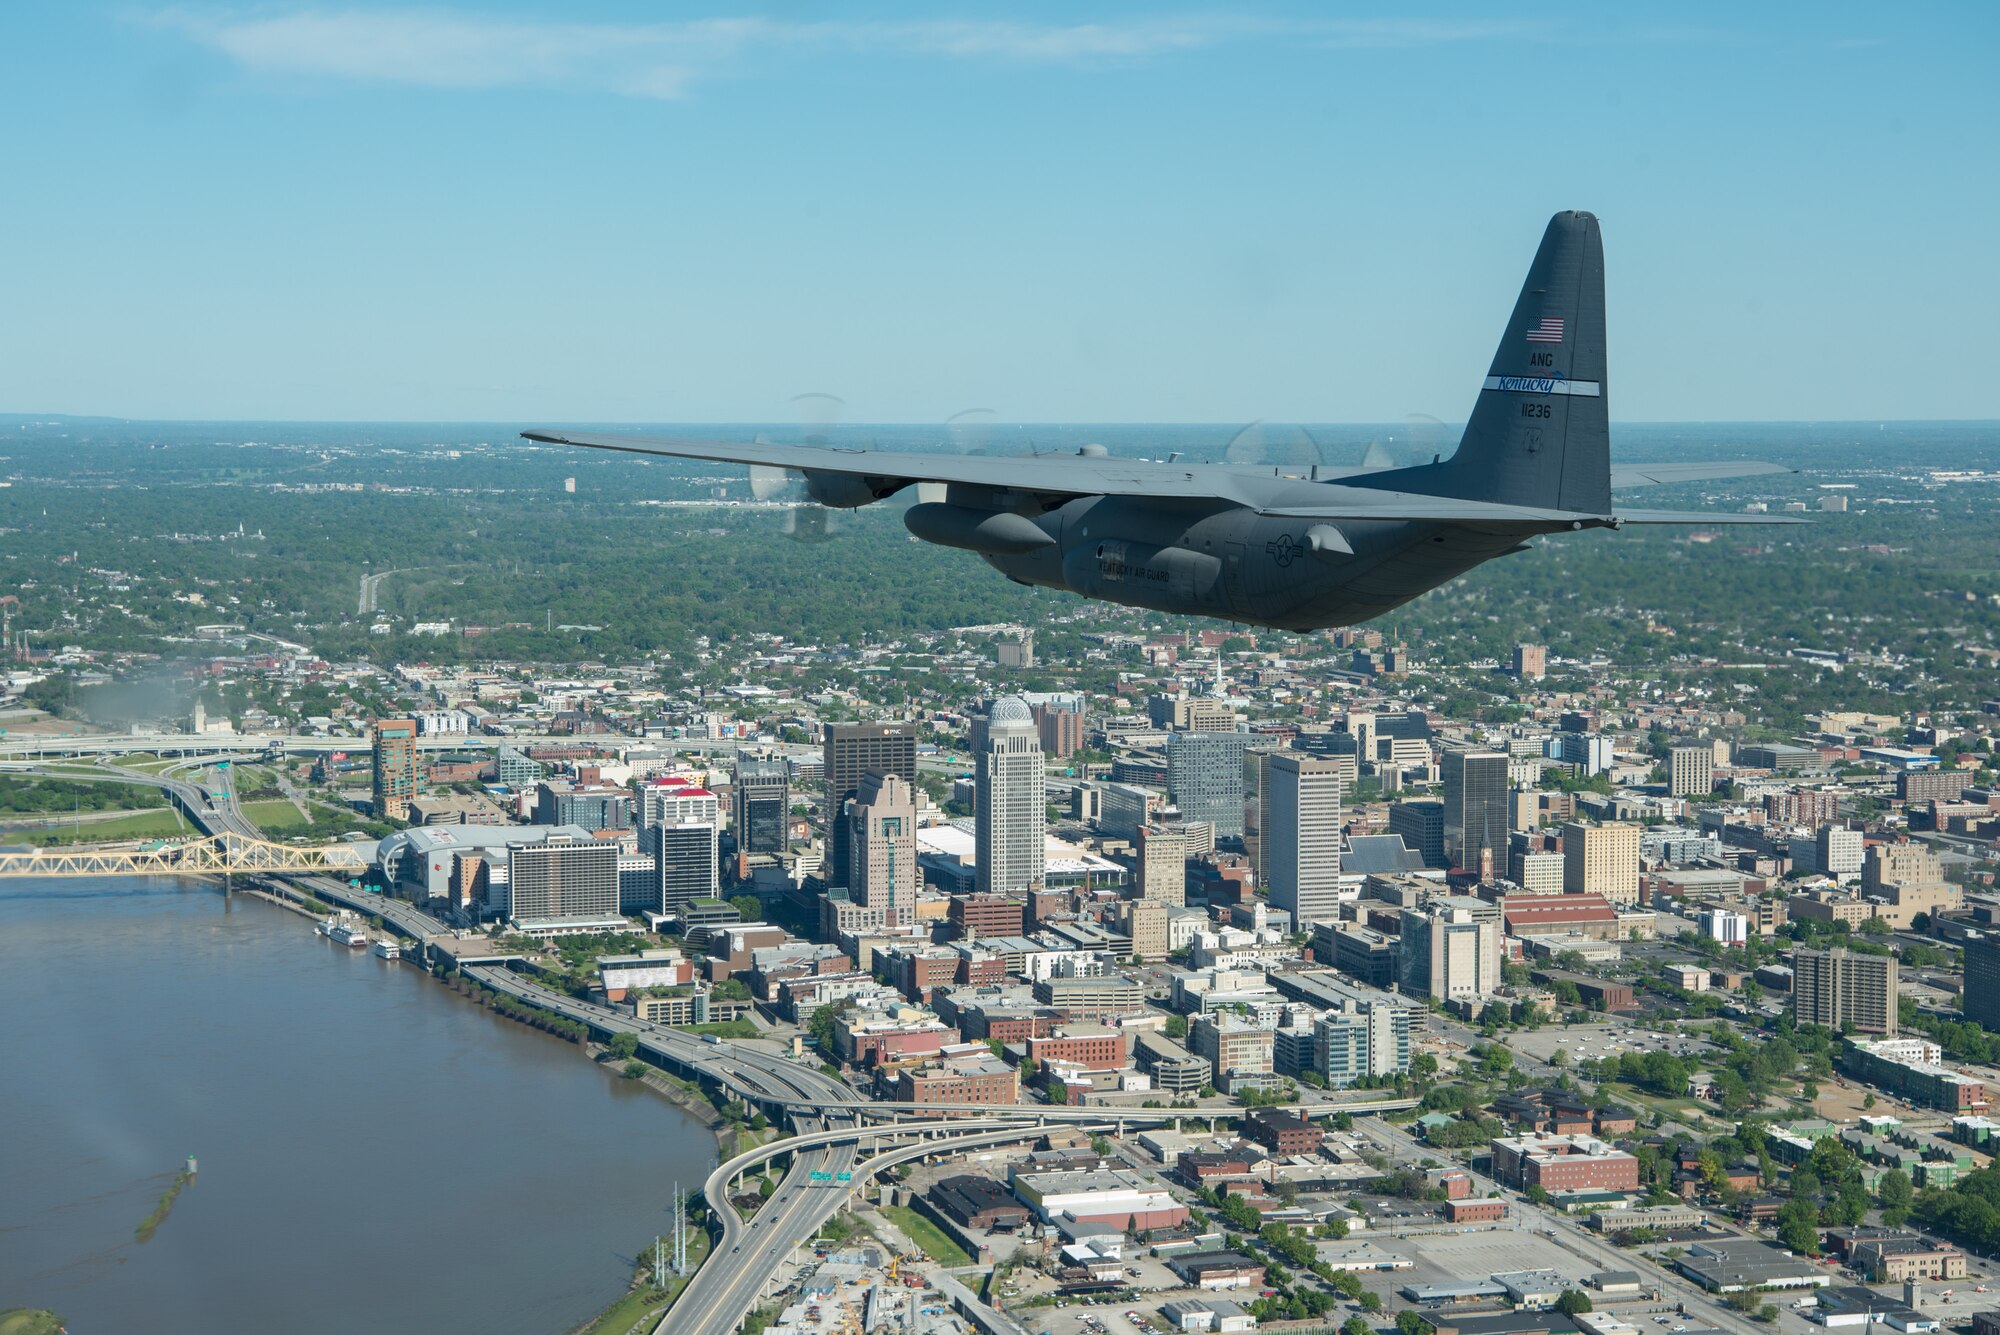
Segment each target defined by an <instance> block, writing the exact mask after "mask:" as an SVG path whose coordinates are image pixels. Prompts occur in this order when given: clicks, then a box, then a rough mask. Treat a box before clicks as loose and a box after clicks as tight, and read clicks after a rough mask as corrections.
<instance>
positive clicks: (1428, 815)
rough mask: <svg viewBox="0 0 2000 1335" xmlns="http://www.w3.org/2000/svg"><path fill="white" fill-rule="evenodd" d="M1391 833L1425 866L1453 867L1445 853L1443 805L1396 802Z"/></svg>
mask: <svg viewBox="0 0 2000 1335" xmlns="http://www.w3.org/2000/svg"><path fill="white" fill-rule="evenodd" d="M1389 833H1391V834H1400V835H1402V836H1403V844H1404V846H1405V847H1407V848H1409V849H1410V850H1411V851H1412V852H1414V853H1415V854H1416V855H1417V856H1418V857H1420V858H1422V859H1423V860H1424V865H1425V866H1426V867H1447V868H1448V867H1450V866H1451V863H1450V862H1448V861H1446V859H1445V854H1444V803H1442V802H1439V801H1437V800H1435V799H1433V798H1418V799H1416V800H1415V801H1410V802H1396V803H1393V804H1391V806H1390V807H1389Z"/></svg>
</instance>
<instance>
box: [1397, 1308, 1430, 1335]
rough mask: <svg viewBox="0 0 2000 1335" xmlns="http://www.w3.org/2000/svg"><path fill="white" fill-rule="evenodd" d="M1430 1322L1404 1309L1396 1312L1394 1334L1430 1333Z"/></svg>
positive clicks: (1423, 1334) (1425, 1334)
mask: <svg viewBox="0 0 2000 1335" xmlns="http://www.w3.org/2000/svg"><path fill="white" fill-rule="evenodd" d="M1431 1329H1432V1327H1431V1323H1430V1322H1428V1321H1426V1320H1424V1318H1423V1317H1421V1316H1419V1315H1418V1314H1417V1313H1415V1312H1412V1311H1409V1310H1407V1309H1405V1310H1404V1311H1401V1312H1398V1313H1396V1335H1430V1332H1431Z"/></svg>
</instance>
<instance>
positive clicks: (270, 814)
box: [243, 798, 328, 839]
mask: <svg viewBox="0 0 2000 1335" xmlns="http://www.w3.org/2000/svg"><path fill="white" fill-rule="evenodd" d="M243 814H244V816H246V817H248V818H249V821H250V823H251V824H252V825H255V826H256V827H257V828H258V829H260V830H262V831H263V832H264V833H265V834H267V835H270V836H272V837H273V838H278V839H289V838H291V837H292V836H293V835H295V834H304V835H311V834H319V835H324V834H326V833H328V831H327V829H326V827H325V826H323V825H320V824H319V823H317V821H308V820H307V819H306V818H305V817H304V816H301V815H300V814H299V809H298V808H297V807H295V806H293V805H292V804H291V803H290V802H287V801H285V800H283V799H282V798H280V799H277V800H275V801H270V802H245V803H244V804H243Z"/></svg>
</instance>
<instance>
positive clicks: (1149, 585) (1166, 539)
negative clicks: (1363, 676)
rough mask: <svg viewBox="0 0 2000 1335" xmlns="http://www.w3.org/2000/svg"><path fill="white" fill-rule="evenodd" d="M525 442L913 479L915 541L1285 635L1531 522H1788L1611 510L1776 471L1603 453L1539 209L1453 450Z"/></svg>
mask: <svg viewBox="0 0 2000 1335" xmlns="http://www.w3.org/2000/svg"><path fill="white" fill-rule="evenodd" d="M522 435H523V436H525V437H526V438H527V439H530V440H537V441H545V442H549V443H553V444H565V445H581V446H585V447H587V448H591V449H602V450H617V451H624V452H628V453H636V454H661V455H670V456H675V457H680V458H694V459H711V460H717V461H722V462H733V463H744V464H750V465H752V466H754V467H760V468H785V469H793V470H796V471H798V472H801V473H803V474H804V475H805V478H806V487H807V492H808V494H809V495H811V496H812V497H813V498H814V499H815V500H817V501H820V502H821V503H823V504H826V505H831V506H838V507H843V508H847V507H853V506H859V505H866V504H870V503H872V502H874V501H877V500H881V499H884V498H886V497H888V496H891V495H894V494H895V493H896V492H898V491H900V490H902V489H903V488H905V487H908V486H910V485H911V484H912V483H919V482H930V483H942V484H944V487H945V495H944V498H943V500H942V501H926V502H924V503H921V504H919V505H917V506H914V507H912V508H911V510H910V511H909V512H908V515H907V517H906V521H905V522H906V523H907V525H908V527H909V528H910V531H911V532H912V533H914V534H916V535H917V536H918V537H920V538H923V539H924V540H925V541H928V542H936V543H941V544H943V545H945V546H952V547H960V548H963V549H965V550H967V551H973V552H977V553H978V554H979V555H980V556H981V557H982V559H984V560H985V561H986V562H987V563H988V564H990V565H991V566H993V567H994V568H995V569H996V570H999V571H1001V572H1002V573H1003V574H1005V575H1007V576H1008V577H1009V578H1010V579H1014V580H1018V581H1020V582H1021V583H1023V584H1038V585H1044V586H1047V587H1050V588H1057V589H1067V590H1070V591H1072V592H1074V593H1078V594H1081V595H1082V596H1084V597H1086V598H1096V599H1102V600H1104V601H1107V602H1114V603H1123V604H1126V605H1128V606H1133V607H1146V608H1153V609H1156V610H1159V611H1163V612H1176V613H1187V614H1191V615H1197V616H1210V617H1218V618H1223V619H1227V620H1231V621H1239V622H1247V623H1250V624H1254V625H1262V626H1274V627H1278V628H1280V629H1285V630H1299V631H1306V630H1318V629H1323V628H1326V627H1330V626H1346V625H1353V624H1355V623H1357V622H1362V621H1367V620H1369V619H1370V618H1372V617H1377V616H1380V615H1381V614H1383V613H1384V612H1387V611H1389V610H1391V609H1392V608H1395V607H1398V606H1400V605H1402V604H1403V603H1406V602H1408V601H1409V600H1410V599H1412V598H1415V597H1417V596H1418V595H1419V594H1422V593H1426V592H1428V591H1429V590H1431V589H1434V588H1436V587H1437V586H1438V585H1440V584H1443V583H1445V582H1446V581H1448V580H1451V579H1454V578H1456V577H1457V576H1459V575H1461V574H1464V573H1465V572H1466V571H1467V570H1470V569H1472V568H1473V567H1474V566H1477V565H1479V564H1480V563H1482V562H1484V561H1489V560H1492V559H1493V558H1494V557H1496V556H1504V555H1506V554H1508V553H1510V552H1517V551H1522V550H1525V548H1526V546H1527V544H1528V542H1529V540H1530V539H1532V538H1533V537H1534V536H1535V535H1537V534H1541V533H1554V532H1562V531H1569V530H1576V529H1583V528H1614V527H1619V526H1622V525H1624V524H1628V523H1634V524H1729V523H1793V522H1798V521H1796V520H1790V519H1785V518H1782V517H1774V516H1765V515H1741V514H1705V513H1682V512H1672V511H1635V510H1614V509H1613V508H1612V502H1611V493H1612V491H1613V489H1614V488H1618V487H1626V486H1647V485H1651V484H1654V483H1666V482H1686V481H1698V480H1703V479H1709V478H1724V477H1746V476H1755V475H1758V474H1763V473H1778V472H1783V471H1785V470H1784V469H1781V468H1777V467H1774V466H1772V465H1768V464H1754V463H1737V464H1715V465H1709V464H1672V463H1670V464H1660V465H1637V466H1631V467H1624V468H1618V469H1614V468H1612V467H1611V427H1610V395H1609V385H1608V374H1607V367H1606V357H1605V328H1604V246H1603V241H1602V238H1601V236H1600V234H1599V230H1598V223H1597V219H1596V217H1594V216H1593V215H1591V214H1588V213H1579V212H1564V213H1558V214H1557V215H1556V216H1555V217H1554V218H1552V219H1550V220H1549V225H1548V228H1547V230H1546V231H1545V232H1544V233H1543V234H1542V243H1541V246H1540V247H1539V248H1538V249H1537V250H1536V252H1535V259H1534V263H1533V264H1531V265H1530V266H1529V269H1528V277H1527V280H1526V281H1525V282H1524V283H1523V284H1522V286H1521V293H1520V296H1519V297H1518V298H1516V300H1515V302H1514V310H1513V314H1512V315H1511V316H1510V317H1509V319H1508V322H1507V326H1506V331H1505V332H1504V333H1503V334H1502V335H1501V339H1500V346H1499V349H1498V351H1496V352H1495V353H1494V355H1493V361H1492V364H1491V365H1490V366H1489V368H1488V370H1487V374H1486V378H1485V379H1484V380H1483V381H1482V382H1481V389H1480V392H1479V397H1478V400H1477V401H1476V402H1475V404H1474V406H1473V411H1472V415H1471V418H1470V420H1469V421H1468V422H1467V423H1466V428H1465V434H1464V435H1463V436H1462V437H1461V438H1460V440H1459V444H1458V448H1457V450H1456V451H1455V452H1454V453H1453V454H1452V456H1451V457H1450V458H1449V459H1444V460H1440V461H1437V462H1433V463H1428V464H1420V465H1417V466H1416V467H1412V468H1391V469H1382V468H1369V467H1365V466H1364V467H1363V468H1360V469H1353V470H1345V471H1336V470H1328V469H1315V470H1313V472H1312V474H1311V475H1310V476H1309V477H1298V476H1286V475H1285V474H1284V472H1283V471H1282V470H1278V469H1270V468H1250V467H1244V466H1238V465H1226V464H1220V465H1219V464H1190V463H1181V462H1177V461H1176V462H1165V463H1162V462H1156V461H1150V460H1143V459H1119V458H1112V457H1109V456H1106V455H1104V454H1102V453H1101V452H1080V453H1079V454H1076V455H1061V456H1038V457H1035V458H1032V459H1002V458H968V457H964V456H954V455H943V454H939V455H931V454H913V453H903V452H890V451H871V450H842V449H831V448H827V447H825V446H787V445H768V444H762V443H759V444H755V445H739V444H732V443H727V442H714V441H671V440H648V439H644V438H640V437H624V436H582V435H574V434H569V433H561V432H550V431H527V432H523V433H522Z"/></svg>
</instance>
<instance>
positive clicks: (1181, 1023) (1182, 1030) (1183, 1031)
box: [1166, 1015, 1188, 1038]
mask: <svg viewBox="0 0 2000 1335" xmlns="http://www.w3.org/2000/svg"><path fill="white" fill-rule="evenodd" d="M1187 1033H1188V1021H1187V1016H1185V1015H1169V1016H1168V1017H1167V1023H1166V1035H1167V1037H1168V1038H1186V1037H1187Z"/></svg>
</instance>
